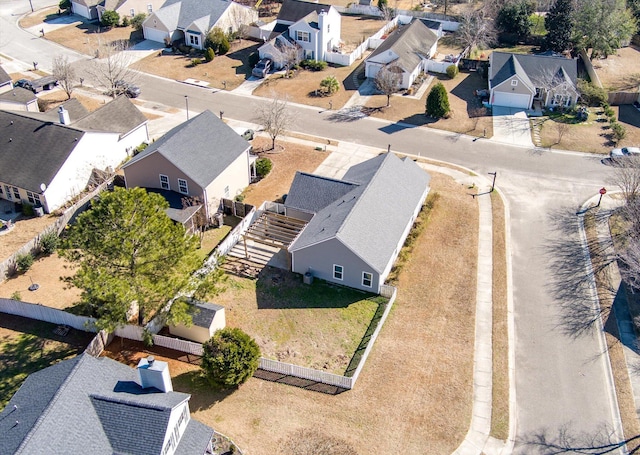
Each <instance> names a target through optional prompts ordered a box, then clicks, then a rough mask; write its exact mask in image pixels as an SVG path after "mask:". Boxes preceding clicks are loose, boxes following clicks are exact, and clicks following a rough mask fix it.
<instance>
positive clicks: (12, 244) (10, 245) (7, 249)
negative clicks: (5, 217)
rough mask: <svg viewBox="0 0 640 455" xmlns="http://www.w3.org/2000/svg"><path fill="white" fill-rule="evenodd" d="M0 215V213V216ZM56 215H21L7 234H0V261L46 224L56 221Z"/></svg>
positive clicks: (39, 231)
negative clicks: (29, 216)
mask: <svg viewBox="0 0 640 455" xmlns="http://www.w3.org/2000/svg"><path fill="white" fill-rule="evenodd" d="M1 217H2V215H0V218H1ZM56 219H57V217H55V216H53V215H45V216H43V217H31V218H26V217H24V216H21V217H20V218H18V219H17V220H16V222H15V223H14V228H13V229H11V231H10V232H9V233H7V234H3V235H2V236H0V261H4V260H5V259H7V258H8V257H9V256H11V255H12V254H13V253H15V252H16V250H18V249H19V248H20V247H22V246H23V245H24V244H25V243H27V242H28V241H29V240H31V239H33V238H34V237H35V236H37V235H38V234H40V233H41V232H42V231H43V230H44V229H45V228H46V227H47V226H50V225H52V224H53V223H55V222H56Z"/></svg>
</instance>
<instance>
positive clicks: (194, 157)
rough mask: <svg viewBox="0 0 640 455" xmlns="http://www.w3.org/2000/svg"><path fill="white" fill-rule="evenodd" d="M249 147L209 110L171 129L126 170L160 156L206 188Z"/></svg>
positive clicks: (130, 163)
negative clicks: (154, 155) (147, 158)
mask: <svg viewBox="0 0 640 455" xmlns="http://www.w3.org/2000/svg"><path fill="white" fill-rule="evenodd" d="M249 148H250V145H249V143H248V142H247V141H245V140H244V139H242V137H240V136H239V135H238V134H237V133H236V132H235V131H233V129H232V128H231V127H229V126H227V124H226V123H224V122H223V121H222V120H220V119H219V118H218V117H217V116H215V115H214V114H213V113H212V112H211V111H209V110H207V111H204V112H202V113H201V114H199V115H197V116H196V117H193V118H192V119H190V120H187V121H186V122H184V123H182V124H180V125H178V126H176V127H175V128H173V129H171V130H170V131H169V132H167V133H166V134H165V135H164V136H162V137H161V138H160V139H158V140H157V141H155V142H153V143H152V144H151V145H149V147H147V148H146V149H145V151H144V152H142V153H140V154H138V155H136V156H135V157H133V158H132V159H131V160H130V161H128V162H127V163H126V164H125V165H124V166H123V168H127V167H129V166H132V165H134V164H136V163H138V162H140V161H142V160H144V159H145V157H147V156H149V155H151V154H152V153H160V154H161V155H162V156H164V157H165V158H166V159H167V160H169V161H170V162H171V163H173V165H174V166H176V167H177V168H178V169H180V170H181V171H182V172H184V174H185V175H186V176H187V177H189V178H190V179H192V180H193V181H195V182H196V183H197V184H198V185H200V186H201V187H203V188H205V187H207V186H208V185H209V184H210V183H211V182H212V181H213V180H215V178H216V177H218V176H219V175H220V174H221V173H222V172H223V171H224V170H225V169H226V168H227V167H228V166H229V165H230V164H231V163H232V162H233V161H235V160H236V159H237V158H238V157H239V156H240V155H242V154H243V153H246V152H247V150H249Z"/></svg>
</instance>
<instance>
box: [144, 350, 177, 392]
mask: <svg viewBox="0 0 640 455" xmlns="http://www.w3.org/2000/svg"><path fill="white" fill-rule="evenodd" d="M138 374H139V375H140V385H141V386H142V388H143V389H149V388H151V387H155V388H156V389H158V390H161V391H162V392H173V384H172V383H171V376H170V375H169V365H168V364H167V362H162V361H160V360H156V359H155V358H154V357H153V356H149V357H147V358H146V359H140V362H138Z"/></svg>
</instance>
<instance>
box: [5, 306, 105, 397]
mask: <svg viewBox="0 0 640 455" xmlns="http://www.w3.org/2000/svg"><path fill="white" fill-rule="evenodd" d="M56 327H57V326H56V325H54V324H49V323H47V322H42V321H36V320H33V319H28V318H22V317H19V316H13V315H10V314H3V315H2V317H1V318H0V409H2V408H4V406H5V405H6V404H7V402H8V401H9V399H10V398H11V397H12V396H13V394H14V393H16V391H17V390H18V388H20V386H21V385H22V383H23V382H24V380H25V379H26V378H27V376H29V375H30V374H31V373H35V372H36V371H40V370H41V369H43V368H46V367H48V366H51V365H54V364H56V363H58V362H59V361H60V360H64V359H68V358H71V357H74V356H76V355H78V354H80V353H81V352H82V351H84V349H85V348H86V347H87V345H88V344H89V342H90V341H91V339H92V338H93V337H94V336H95V334H93V333H87V332H82V331H80V330H75V329H71V330H70V331H69V333H67V335H66V336H64V337H62V336H60V335H57V334H55V333H54V330H55V329H56Z"/></svg>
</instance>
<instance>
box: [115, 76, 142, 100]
mask: <svg viewBox="0 0 640 455" xmlns="http://www.w3.org/2000/svg"><path fill="white" fill-rule="evenodd" d="M115 92H116V94H117V95H122V94H123V93H124V94H125V95H127V97H129V98H137V97H138V96H140V93H141V92H142V90H140V87H138V86H137V85H134V84H130V83H128V82H126V81H124V80H122V79H120V80H118V81H116V83H115Z"/></svg>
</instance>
